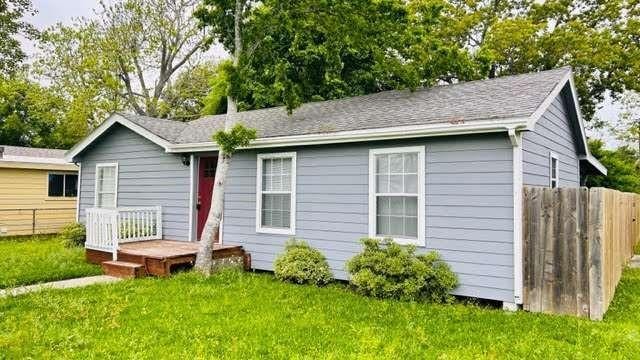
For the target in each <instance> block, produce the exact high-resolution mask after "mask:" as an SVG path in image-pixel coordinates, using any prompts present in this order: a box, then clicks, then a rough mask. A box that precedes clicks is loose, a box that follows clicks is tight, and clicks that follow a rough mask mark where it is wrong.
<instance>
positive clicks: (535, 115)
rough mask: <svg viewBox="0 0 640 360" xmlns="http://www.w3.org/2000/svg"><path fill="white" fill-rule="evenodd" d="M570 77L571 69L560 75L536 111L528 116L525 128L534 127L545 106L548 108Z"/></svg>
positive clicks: (545, 109)
mask: <svg viewBox="0 0 640 360" xmlns="http://www.w3.org/2000/svg"><path fill="white" fill-rule="evenodd" d="M571 79H572V75H571V71H567V73H566V74H565V76H563V77H562V79H561V80H560V81H559V82H558V84H556V86H555V87H554V88H553V90H551V92H550V93H549V95H548V96H547V97H546V98H545V99H544V101H543V102H542V103H541V104H540V105H539V106H538V108H537V109H536V111H535V112H534V113H533V114H532V115H531V117H530V118H529V121H528V123H527V130H533V129H534V127H535V125H536V123H537V122H538V120H540V118H541V117H542V115H544V112H545V111H547V108H549V106H550V105H551V103H552V102H553V100H555V98H556V97H557V96H558V94H560V92H561V91H562V89H563V88H564V86H565V85H566V83H567V81H571ZM576 104H577V103H576Z"/></svg>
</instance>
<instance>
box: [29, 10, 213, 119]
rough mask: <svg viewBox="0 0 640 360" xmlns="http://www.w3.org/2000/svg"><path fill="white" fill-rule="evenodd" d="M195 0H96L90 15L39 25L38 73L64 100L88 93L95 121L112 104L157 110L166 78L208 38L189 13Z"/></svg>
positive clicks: (149, 111) (158, 112)
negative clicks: (71, 21)
mask: <svg viewBox="0 0 640 360" xmlns="http://www.w3.org/2000/svg"><path fill="white" fill-rule="evenodd" d="M196 5H197V0H145V1H136V0H119V1H116V2H113V3H109V4H107V3H105V2H101V3H100V9H99V10H98V11H97V12H96V17H94V18H91V19H81V20H79V21H78V22H77V23H76V24H75V25H73V26H71V27H66V26H62V25H58V26H56V27H54V28H52V29H49V30H48V31H46V33H45V35H44V37H43V41H42V43H41V56H40V61H39V68H40V74H42V75H43V76H44V77H45V78H46V79H47V80H50V81H51V82H52V83H56V84H60V85H59V87H60V88H61V90H62V91H63V92H64V93H65V95H66V96H68V97H70V98H81V99H92V100H93V101H90V103H91V105H93V106H92V107H93V109H95V112H96V113H98V114H97V115H95V116H93V117H94V118H95V121H96V122H100V121H101V120H102V119H103V118H104V117H103V116H102V113H104V112H110V111H113V110H115V109H130V110H133V111H135V112H136V113H138V114H141V115H149V116H162V115H163V114H162V113H161V110H162V107H163V106H162V102H163V98H164V97H165V95H166V94H165V92H166V90H167V87H168V85H169V84H170V82H171V80H172V79H173V78H174V77H175V76H176V75H177V74H178V73H179V70H180V69H182V68H183V67H184V66H185V65H188V64H189V63H190V62H192V61H195V60H197V57H198V55H199V54H200V52H201V50H202V48H203V46H204V45H205V44H206V43H207V37H206V35H205V34H204V32H203V31H202V29H201V28H200V27H199V24H198V22H197V20H196V19H194V18H193V11H194V9H195V7H196ZM166 114H168V113H165V115H166Z"/></svg>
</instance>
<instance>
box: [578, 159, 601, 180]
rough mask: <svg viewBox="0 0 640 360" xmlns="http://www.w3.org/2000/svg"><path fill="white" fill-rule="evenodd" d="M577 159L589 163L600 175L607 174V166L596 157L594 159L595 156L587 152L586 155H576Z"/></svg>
mask: <svg viewBox="0 0 640 360" xmlns="http://www.w3.org/2000/svg"><path fill="white" fill-rule="evenodd" d="M578 159H579V160H580V161H584V162H586V163H588V164H589V165H591V166H592V167H593V168H594V169H595V170H597V171H598V172H599V173H600V174H601V175H604V176H607V172H608V171H607V167H606V166H604V165H603V164H602V163H601V162H600V161H599V160H598V159H596V157H595V156H593V155H591V154H588V155H581V156H579V157H578Z"/></svg>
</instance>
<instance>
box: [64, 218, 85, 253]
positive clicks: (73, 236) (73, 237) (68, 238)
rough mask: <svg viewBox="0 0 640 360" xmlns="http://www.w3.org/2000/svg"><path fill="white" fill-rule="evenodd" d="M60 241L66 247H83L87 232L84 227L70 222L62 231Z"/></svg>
mask: <svg viewBox="0 0 640 360" xmlns="http://www.w3.org/2000/svg"><path fill="white" fill-rule="evenodd" d="M60 239H62V241H64V244H65V246H67V247H77V246H84V242H85V240H86V239H87V232H86V229H85V227H84V225H82V224H80V223H78V222H72V223H70V224H68V225H66V226H65V227H64V228H63V229H62V231H61V232H60Z"/></svg>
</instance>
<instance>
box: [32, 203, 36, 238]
mask: <svg viewBox="0 0 640 360" xmlns="http://www.w3.org/2000/svg"><path fill="white" fill-rule="evenodd" d="M35 234H36V209H32V210H31V235H35Z"/></svg>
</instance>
